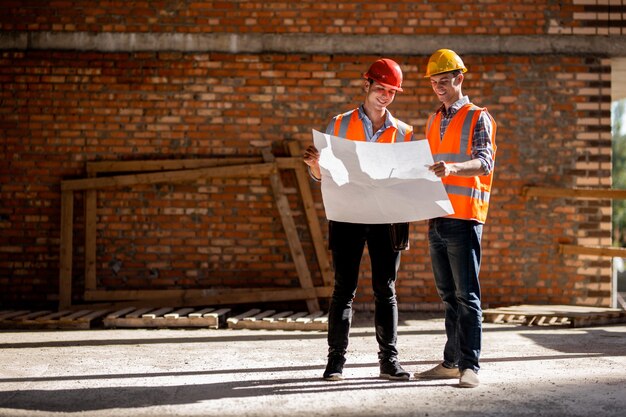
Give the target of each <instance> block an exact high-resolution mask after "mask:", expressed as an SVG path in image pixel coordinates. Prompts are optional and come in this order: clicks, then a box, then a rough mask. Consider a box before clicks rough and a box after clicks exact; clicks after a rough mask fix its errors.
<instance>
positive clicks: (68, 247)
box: [59, 191, 74, 310]
mask: <svg viewBox="0 0 626 417" xmlns="http://www.w3.org/2000/svg"><path fill="white" fill-rule="evenodd" d="M73 229H74V193H73V192H72V191H63V192H62V193H61V234H60V242H59V246H60V248H59V250H60V256H59V310H63V309H65V308H67V307H68V306H70V305H72V252H73V242H72V237H73Z"/></svg>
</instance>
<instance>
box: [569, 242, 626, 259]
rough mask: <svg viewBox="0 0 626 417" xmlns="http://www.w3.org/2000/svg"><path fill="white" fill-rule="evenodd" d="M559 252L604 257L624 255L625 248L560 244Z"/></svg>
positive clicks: (622, 256) (625, 255) (621, 256)
mask: <svg viewBox="0 0 626 417" xmlns="http://www.w3.org/2000/svg"><path fill="white" fill-rule="evenodd" d="M559 252H560V253H562V254H564V255H594V256H604V257H620V258H624V257H626V248H613V247H600V246H578V245H567V244H560V245H559Z"/></svg>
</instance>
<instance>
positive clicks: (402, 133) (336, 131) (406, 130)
mask: <svg viewBox="0 0 626 417" xmlns="http://www.w3.org/2000/svg"><path fill="white" fill-rule="evenodd" d="M389 117H390V120H391V123H392V125H393V126H392V127H389V128H387V129H385V131H384V132H383V133H382V134H381V135H380V136H379V138H378V140H377V142H379V143H394V142H404V141H405V140H406V141H410V140H411V136H412V134H413V127H412V126H410V125H408V124H406V123H404V122H403V121H401V120H398V119H396V118H394V117H393V116H391V115H390V116H389ZM334 120H335V123H334V124H332V123H331V125H330V126H329V128H328V129H327V131H326V133H327V134H330V135H333V136H338V137H340V138H346V139H350V140H356V141H365V140H366V139H365V138H366V136H365V126H364V125H363V123H362V122H361V120H360V119H359V110H358V109H354V110H350V111H348V112H346V113H343V114H340V115H338V116H335V118H334Z"/></svg>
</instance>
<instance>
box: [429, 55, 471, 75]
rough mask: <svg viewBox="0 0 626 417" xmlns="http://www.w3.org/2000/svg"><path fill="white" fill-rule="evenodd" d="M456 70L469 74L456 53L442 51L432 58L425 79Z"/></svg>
mask: <svg viewBox="0 0 626 417" xmlns="http://www.w3.org/2000/svg"><path fill="white" fill-rule="evenodd" d="M454 70H460V71H461V72H467V68H465V64H464V63H463V60H462V59H461V57H460V56H458V55H457V54H456V52H454V51H453V50H451V49H440V50H438V51H437V52H435V53H434V54H432V55H431V56H430V59H429V60H428V65H427V66H426V75H424V78H428V77H430V76H431V75H437V74H441V73H444V72H450V71H454Z"/></svg>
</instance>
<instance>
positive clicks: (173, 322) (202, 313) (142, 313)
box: [103, 307, 231, 329]
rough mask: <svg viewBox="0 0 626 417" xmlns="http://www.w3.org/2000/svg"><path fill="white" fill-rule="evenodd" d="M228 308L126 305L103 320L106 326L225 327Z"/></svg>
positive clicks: (228, 312)
mask: <svg viewBox="0 0 626 417" xmlns="http://www.w3.org/2000/svg"><path fill="white" fill-rule="evenodd" d="M230 311H231V309H230V308H220V309H214V308H201V309H198V308H178V309H175V308H173V307H160V308H155V307H145V308H135V307H128V308H125V309H122V310H118V311H114V312H112V313H111V314H109V315H108V316H106V317H105V318H104V320H103V323H104V327H107V328H121V327H130V328H139V327H150V328H152V327H157V328H163V327H206V328H210V329H218V328H220V327H225V323H226V319H227V318H228V317H229V315H230Z"/></svg>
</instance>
